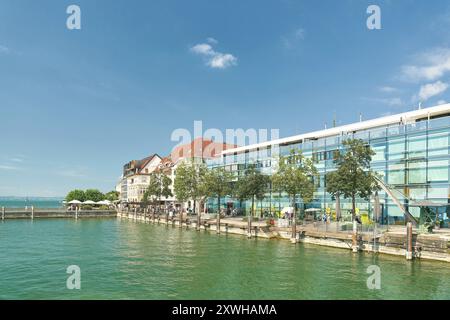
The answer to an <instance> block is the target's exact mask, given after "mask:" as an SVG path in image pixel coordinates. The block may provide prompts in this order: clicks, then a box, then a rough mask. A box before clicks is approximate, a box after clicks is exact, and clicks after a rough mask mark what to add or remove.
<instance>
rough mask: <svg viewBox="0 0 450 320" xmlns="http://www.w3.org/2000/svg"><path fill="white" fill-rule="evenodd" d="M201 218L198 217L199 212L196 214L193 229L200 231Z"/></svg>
mask: <svg viewBox="0 0 450 320" xmlns="http://www.w3.org/2000/svg"><path fill="white" fill-rule="evenodd" d="M201 222H202V221H201V218H200V212H199V213H198V214H197V224H196V225H195V230H197V231H200V223H201Z"/></svg>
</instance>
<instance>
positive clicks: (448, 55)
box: [401, 48, 450, 82]
mask: <svg viewBox="0 0 450 320" xmlns="http://www.w3.org/2000/svg"><path fill="white" fill-rule="evenodd" d="M416 60H417V61H418V63H417V64H411V65H405V66H403V67H402V68H401V70H402V72H401V78H402V79H403V80H407V81H415V82H416V81H420V80H426V81H433V80H437V79H439V78H440V77H442V76H444V75H445V74H446V73H448V72H450V49H448V48H438V49H433V50H430V51H427V52H425V53H422V54H420V55H417V56H416Z"/></svg>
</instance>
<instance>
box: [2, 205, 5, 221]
mask: <svg viewBox="0 0 450 320" xmlns="http://www.w3.org/2000/svg"><path fill="white" fill-rule="evenodd" d="M2 220H5V207H2Z"/></svg>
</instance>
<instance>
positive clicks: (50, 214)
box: [1, 209, 117, 220]
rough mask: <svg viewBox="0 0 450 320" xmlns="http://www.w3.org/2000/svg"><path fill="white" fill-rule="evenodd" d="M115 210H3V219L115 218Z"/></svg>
mask: <svg viewBox="0 0 450 320" xmlns="http://www.w3.org/2000/svg"><path fill="white" fill-rule="evenodd" d="M115 217H117V211H115V210H79V211H77V212H76V211H67V210H64V209H27V210H25V209H4V210H3V209H2V210H1V219H2V220H9V219H44V218H70V219H82V218H115Z"/></svg>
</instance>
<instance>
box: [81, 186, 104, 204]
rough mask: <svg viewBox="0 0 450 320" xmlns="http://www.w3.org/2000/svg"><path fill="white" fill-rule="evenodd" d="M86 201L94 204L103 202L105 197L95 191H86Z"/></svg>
mask: <svg viewBox="0 0 450 320" xmlns="http://www.w3.org/2000/svg"><path fill="white" fill-rule="evenodd" d="M84 193H85V195H86V200H91V201H94V202H98V201H102V200H105V195H104V194H103V193H101V192H100V191H99V190H97V189H87V190H86V191H85V192H84Z"/></svg>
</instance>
